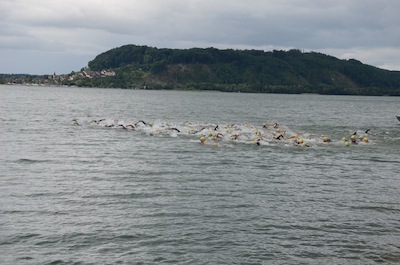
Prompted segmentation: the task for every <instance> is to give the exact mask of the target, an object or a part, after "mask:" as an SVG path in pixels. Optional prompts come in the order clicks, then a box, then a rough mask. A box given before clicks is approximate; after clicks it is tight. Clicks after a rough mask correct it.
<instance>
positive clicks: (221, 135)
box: [211, 133, 224, 141]
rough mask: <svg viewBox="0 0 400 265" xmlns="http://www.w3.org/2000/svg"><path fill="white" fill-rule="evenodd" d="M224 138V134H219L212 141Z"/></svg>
mask: <svg viewBox="0 0 400 265" xmlns="http://www.w3.org/2000/svg"><path fill="white" fill-rule="evenodd" d="M222 137H224V135H223V134H222V133H217V134H216V135H214V136H213V137H211V139H213V140H214V141H216V140H219V139H221V138H222Z"/></svg>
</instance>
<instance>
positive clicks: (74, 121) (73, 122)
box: [72, 119, 80, 126]
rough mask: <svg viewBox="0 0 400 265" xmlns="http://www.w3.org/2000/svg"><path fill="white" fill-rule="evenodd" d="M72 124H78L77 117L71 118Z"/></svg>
mask: <svg viewBox="0 0 400 265" xmlns="http://www.w3.org/2000/svg"><path fill="white" fill-rule="evenodd" d="M72 125H77V126H80V124H79V122H78V120H77V119H73V120H72Z"/></svg>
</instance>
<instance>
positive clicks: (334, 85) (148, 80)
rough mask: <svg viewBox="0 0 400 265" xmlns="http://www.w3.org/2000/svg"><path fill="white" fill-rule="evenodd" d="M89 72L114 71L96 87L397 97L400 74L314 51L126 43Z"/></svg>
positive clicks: (101, 57)
mask: <svg viewBox="0 0 400 265" xmlns="http://www.w3.org/2000/svg"><path fill="white" fill-rule="evenodd" d="M88 65H89V68H90V69H91V70H96V71H99V70H101V69H109V68H111V69H114V70H115V71H116V73H117V75H116V76H115V77H113V78H109V79H103V80H96V81H95V80H91V83H93V85H94V86H114V87H122V88H128V87H140V88H143V87H146V88H152V89H204V90H219V91H232V92H234V91H242V92H271V93H320V94H347V95H348V94H353V95H397V96H398V95H400V72H398V71H388V70H383V69H379V68H376V67H373V66H370V65H365V64H362V63H361V62H359V61H357V60H354V59H351V60H339V59H337V58H335V57H332V56H328V55H325V54H321V53H316V52H302V51H300V50H289V51H277V50H274V51H268V52H265V51H261V50H233V49H227V50H220V49H215V48H206V49H200V48H193V49H157V48H153V47H148V46H136V45H126V46H122V47H119V48H115V49H112V50H109V51H107V52H105V53H102V54H100V55H98V56H97V57H96V58H95V59H94V60H93V61H90V62H89V64H88Z"/></svg>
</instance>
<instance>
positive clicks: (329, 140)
mask: <svg viewBox="0 0 400 265" xmlns="http://www.w3.org/2000/svg"><path fill="white" fill-rule="evenodd" d="M322 141H323V142H324V143H330V142H332V140H331V139H329V137H327V136H325V137H324V138H323V139H322Z"/></svg>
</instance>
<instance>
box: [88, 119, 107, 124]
mask: <svg viewBox="0 0 400 265" xmlns="http://www.w3.org/2000/svg"><path fill="white" fill-rule="evenodd" d="M105 120H106V119H100V120H92V121H91V122H90V123H96V124H99V123H100V122H102V121H105Z"/></svg>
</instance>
